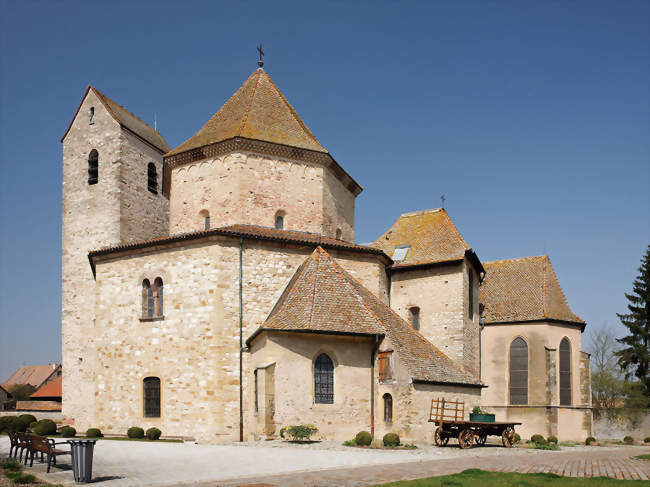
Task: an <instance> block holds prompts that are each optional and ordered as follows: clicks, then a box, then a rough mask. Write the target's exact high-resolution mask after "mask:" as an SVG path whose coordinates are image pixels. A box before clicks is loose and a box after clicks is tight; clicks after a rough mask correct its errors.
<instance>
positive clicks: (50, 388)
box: [29, 376, 63, 398]
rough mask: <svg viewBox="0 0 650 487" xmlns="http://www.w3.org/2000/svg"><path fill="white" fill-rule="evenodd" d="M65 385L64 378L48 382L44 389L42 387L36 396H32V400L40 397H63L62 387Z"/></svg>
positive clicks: (59, 377) (60, 377)
mask: <svg viewBox="0 0 650 487" xmlns="http://www.w3.org/2000/svg"><path fill="white" fill-rule="evenodd" d="M62 383H63V377H62V376H58V377H57V378H56V379H54V380H52V381H50V382H48V383H47V384H45V385H44V386H43V387H41V388H40V389H39V390H37V391H36V392H35V393H34V394H32V395H31V396H29V397H31V398H38V397H61V386H62Z"/></svg>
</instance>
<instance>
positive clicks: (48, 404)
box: [16, 401, 61, 413]
mask: <svg viewBox="0 0 650 487" xmlns="http://www.w3.org/2000/svg"><path fill="white" fill-rule="evenodd" d="M16 411H18V412H19V413H20V412H22V411H24V412H30V413H31V412H34V411H43V412H61V403H60V402H57V401H17V402H16Z"/></svg>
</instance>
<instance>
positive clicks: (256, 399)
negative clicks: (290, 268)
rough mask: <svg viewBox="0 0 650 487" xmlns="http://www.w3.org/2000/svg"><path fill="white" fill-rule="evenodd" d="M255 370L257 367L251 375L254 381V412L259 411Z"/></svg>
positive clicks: (256, 370)
mask: <svg viewBox="0 0 650 487" xmlns="http://www.w3.org/2000/svg"><path fill="white" fill-rule="evenodd" d="M257 372H258V369H255V372H254V373H253V375H254V378H253V380H254V381H255V412H256V413H257V412H258V411H259V409H260V404H259V399H258V397H259V392H258V390H257Z"/></svg>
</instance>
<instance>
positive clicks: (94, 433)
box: [86, 428, 104, 438]
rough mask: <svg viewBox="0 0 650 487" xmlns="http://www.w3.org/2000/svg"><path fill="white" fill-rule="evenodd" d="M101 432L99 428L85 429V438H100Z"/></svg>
mask: <svg viewBox="0 0 650 487" xmlns="http://www.w3.org/2000/svg"><path fill="white" fill-rule="evenodd" d="M102 436H104V435H102V432H101V431H100V430H99V428H90V429H88V431H86V437H87V438H101V437H102Z"/></svg>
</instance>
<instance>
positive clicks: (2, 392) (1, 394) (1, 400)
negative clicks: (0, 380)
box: [0, 386, 11, 411]
mask: <svg viewBox="0 0 650 487" xmlns="http://www.w3.org/2000/svg"><path fill="white" fill-rule="evenodd" d="M10 397H11V394H9V392H8V391H7V390H6V389H5V388H4V387H2V386H0V411H4V410H5V409H6V408H7V401H8V400H9V398H10Z"/></svg>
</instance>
